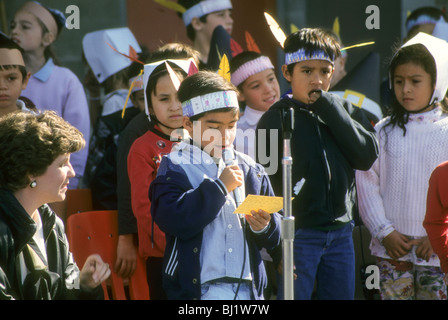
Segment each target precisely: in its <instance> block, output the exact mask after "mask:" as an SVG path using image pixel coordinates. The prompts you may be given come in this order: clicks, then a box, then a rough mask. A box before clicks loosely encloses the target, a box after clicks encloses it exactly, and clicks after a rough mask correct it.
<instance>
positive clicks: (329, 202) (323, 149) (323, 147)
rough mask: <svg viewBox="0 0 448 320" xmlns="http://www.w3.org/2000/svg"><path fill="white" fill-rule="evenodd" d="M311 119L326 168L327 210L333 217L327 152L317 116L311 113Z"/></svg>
mask: <svg viewBox="0 0 448 320" xmlns="http://www.w3.org/2000/svg"><path fill="white" fill-rule="evenodd" d="M310 113H311V115H312V117H313V118H314V123H315V125H316V129H317V134H318V136H319V140H320V143H321V146H322V155H323V158H324V160H325V165H326V167H327V199H328V208H329V210H330V212H331V213H333V216H334V212H333V202H332V201H331V182H332V175H331V168H330V163H329V162H328V157H327V151H326V150H325V144H324V141H323V138H322V133H321V131H320V127H319V120H318V118H317V115H316V114H314V113H313V112H311V111H310Z"/></svg>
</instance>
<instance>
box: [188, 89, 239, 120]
mask: <svg viewBox="0 0 448 320" xmlns="http://www.w3.org/2000/svg"><path fill="white" fill-rule="evenodd" d="M239 107H240V106H239V104H238V96H237V94H236V92H235V91H232V90H230V91H218V92H213V93H208V94H204V95H202V96H198V97H194V98H191V99H190V100H187V101H185V102H183V103H182V112H183V114H184V116H187V117H193V116H196V115H198V114H201V113H204V112H208V111H212V110H217V109H223V108H235V109H239Z"/></svg>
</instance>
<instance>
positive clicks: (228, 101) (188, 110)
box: [182, 54, 239, 117]
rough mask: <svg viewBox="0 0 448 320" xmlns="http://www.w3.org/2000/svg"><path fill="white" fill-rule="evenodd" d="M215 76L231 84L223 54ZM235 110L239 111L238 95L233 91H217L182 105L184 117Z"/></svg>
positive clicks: (226, 60)
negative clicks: (225, 109) (229, 109)
mask: <svg viewBox="0 0 448 320" xmlns="http://www.w3.org/2000/svg"><path fill="white" fill-rule="evenodd" d="M217 74H218V75H220V76H221V77H223V78H224V79H225V80H226V81H228V82H231V76H230V65H229V59H228V58H227V56H226V55H225V54H223V56H222V58H221V62H220V64H219V69H218V71H217ZM224 108H235V109H239V102H238V95H237V93H236V91H234V90H227V91H217V92H212V93H208V94H204V95H201V96H197V97H194V98H191V99H190V100H187V101H184V102H183V103H182V113H183V115H184V116H187V117H192V116H195V115H198V114H201V113H204V112H208V111H212V110H217V109H224Z"/></svg>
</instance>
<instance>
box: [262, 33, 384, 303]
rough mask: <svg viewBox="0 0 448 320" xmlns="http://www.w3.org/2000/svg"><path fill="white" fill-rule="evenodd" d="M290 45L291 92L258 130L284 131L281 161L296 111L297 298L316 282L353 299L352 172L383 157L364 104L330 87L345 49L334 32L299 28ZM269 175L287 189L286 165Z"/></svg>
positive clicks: (286, 70) (322, 295)
mask: <svg viewBox="0 0 448 320" xmlns="http://www.w3.org/2000/svg"><path fill="white" fill-rule="evenodd" d="M284 49H285V64H284V65H283V66H282V72H283V76H284V77H285V78H286V80H288V82H290V83H291V89H292V94H291V95H289V96H287V97H285V98H283V99H282V100H280V101H279V102H277V103H276V104H274V105H273V106H272V107H271V109H270V110H268V111H267V112H266V113H265V114H264V115H263V117H262V118H261V119H260V122H259V124H258V127H257V129H258V130H257V138H258V135H259V136H260V137H262V136H261V134H259V133H260V131H259V130H260V129H266V130H268V132H272V131H270V130H278V132H279V134H278V141H274V142H276V143H277V146H278V148H277V150H278V155H276V156H277V157H276V159H281V158H282V157H283V142H282V139H283V134H282V117H281V114H282V110H284V109H285V108H287V107H288V108H289V107H292V108H293V109H294V131H293V133H292V137H291V156H292V159H293V164H292V187H293V190H292V196H293V197H294V200H293V201H292V214H293V215H294V217H295V227H296V233H295V239H294V264H295V268H296V274H297V280H296V281H295V283H294V285H295V289H294V291H295V292H294V294H295V299H310V298H311V295H312V293H313V288H314V284H315V280H317V299H353V298H354V290H355V272H354V271H355V255H354V247H353V240H352V228H353V222H352V218H353V215H352V211H353V207H354V203H355V198H356V192H355V175H354V171H355V170H368V169H369V168H370V166H371V165H372V164H373V162H374V161H375V159H376V158H377V141H376V138H375V134H374V130H373V128H372V126H371V125H370V123H369V121H368V119H367V117H366V116H365V115H364V114H363V111H362V110H361V109H359V108H356V107H354V106H352V105H351V104H350V103H349V102H348V101H345V100H343V99H341V98H339V97H337V96H336V95H333V94H331V93H328V92H327V91H328V88H329V86H330V80H331V77H332V74H333V70H334V59H335V58H336V57H337V56H339V54H340V48H339V44H338V43H336V42H335V41H334V40H333V38H332V37H331V36H329V35H328V34H326V33H325V32H324V31H323V30H320V29H301V30H300V31H298V32H295V33H293V34H291V35H290V36H289V37H288V38H287V39H286V41H285V43H284ZM263 136H265V135H263ZM273 136H275V135H273ZM257 140H258V139H257ZM268 140H269V139H268ZM274 142H273V143H274ZM260 143H261V141H258V144H259V145H261V144H260ZM270 143H271V142H270V141H266V149H265V150H271V146H270ZM257 156H258V161H259V162H260V163H261V164H263V165H266V166H268V163H263V159H266V154H263V150H259V152H258V153H257ZM272 157H273V156H272V155H270V156H269V157H267V159H270V158H272ZM274 157H275V156H274ZM271 173H272V175H271V176H270V179H271V182H272V185H273V188H274V192H275V193H276V195H281V194H282V170H281V168H278V169H277V170H276V171H275V172H271Z"/></svg>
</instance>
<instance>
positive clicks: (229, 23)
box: [193, 9, 233, 43]
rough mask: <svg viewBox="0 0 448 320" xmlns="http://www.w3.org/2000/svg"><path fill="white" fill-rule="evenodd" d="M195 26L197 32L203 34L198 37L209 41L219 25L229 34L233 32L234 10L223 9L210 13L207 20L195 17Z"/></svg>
mask: <svg viewBox="0 0 448 320" xmlns="http://www.w3.org/2000/svg"><path fill="white" fill-rule="evenodd" d="M193 21H194V22H193V27H194V29H195V30H196V33H201V34H202V35H203V36H202V37H198V39H199V38H200V39H204V41H206V42H207V43H208V42H210V40H211V38H212V35H213V31H214V30H215V28H216V27H217V26H222V27H223V28H224V29H225V30H226V31H227V33H228V34H232V30H233V18H232V10H229V9H227V10H221V11H215V12H212V13H209V14H208V15H207V19H206V22H202V21H200V20H199V19H198V18H195V19H193Z"/></svg>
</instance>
